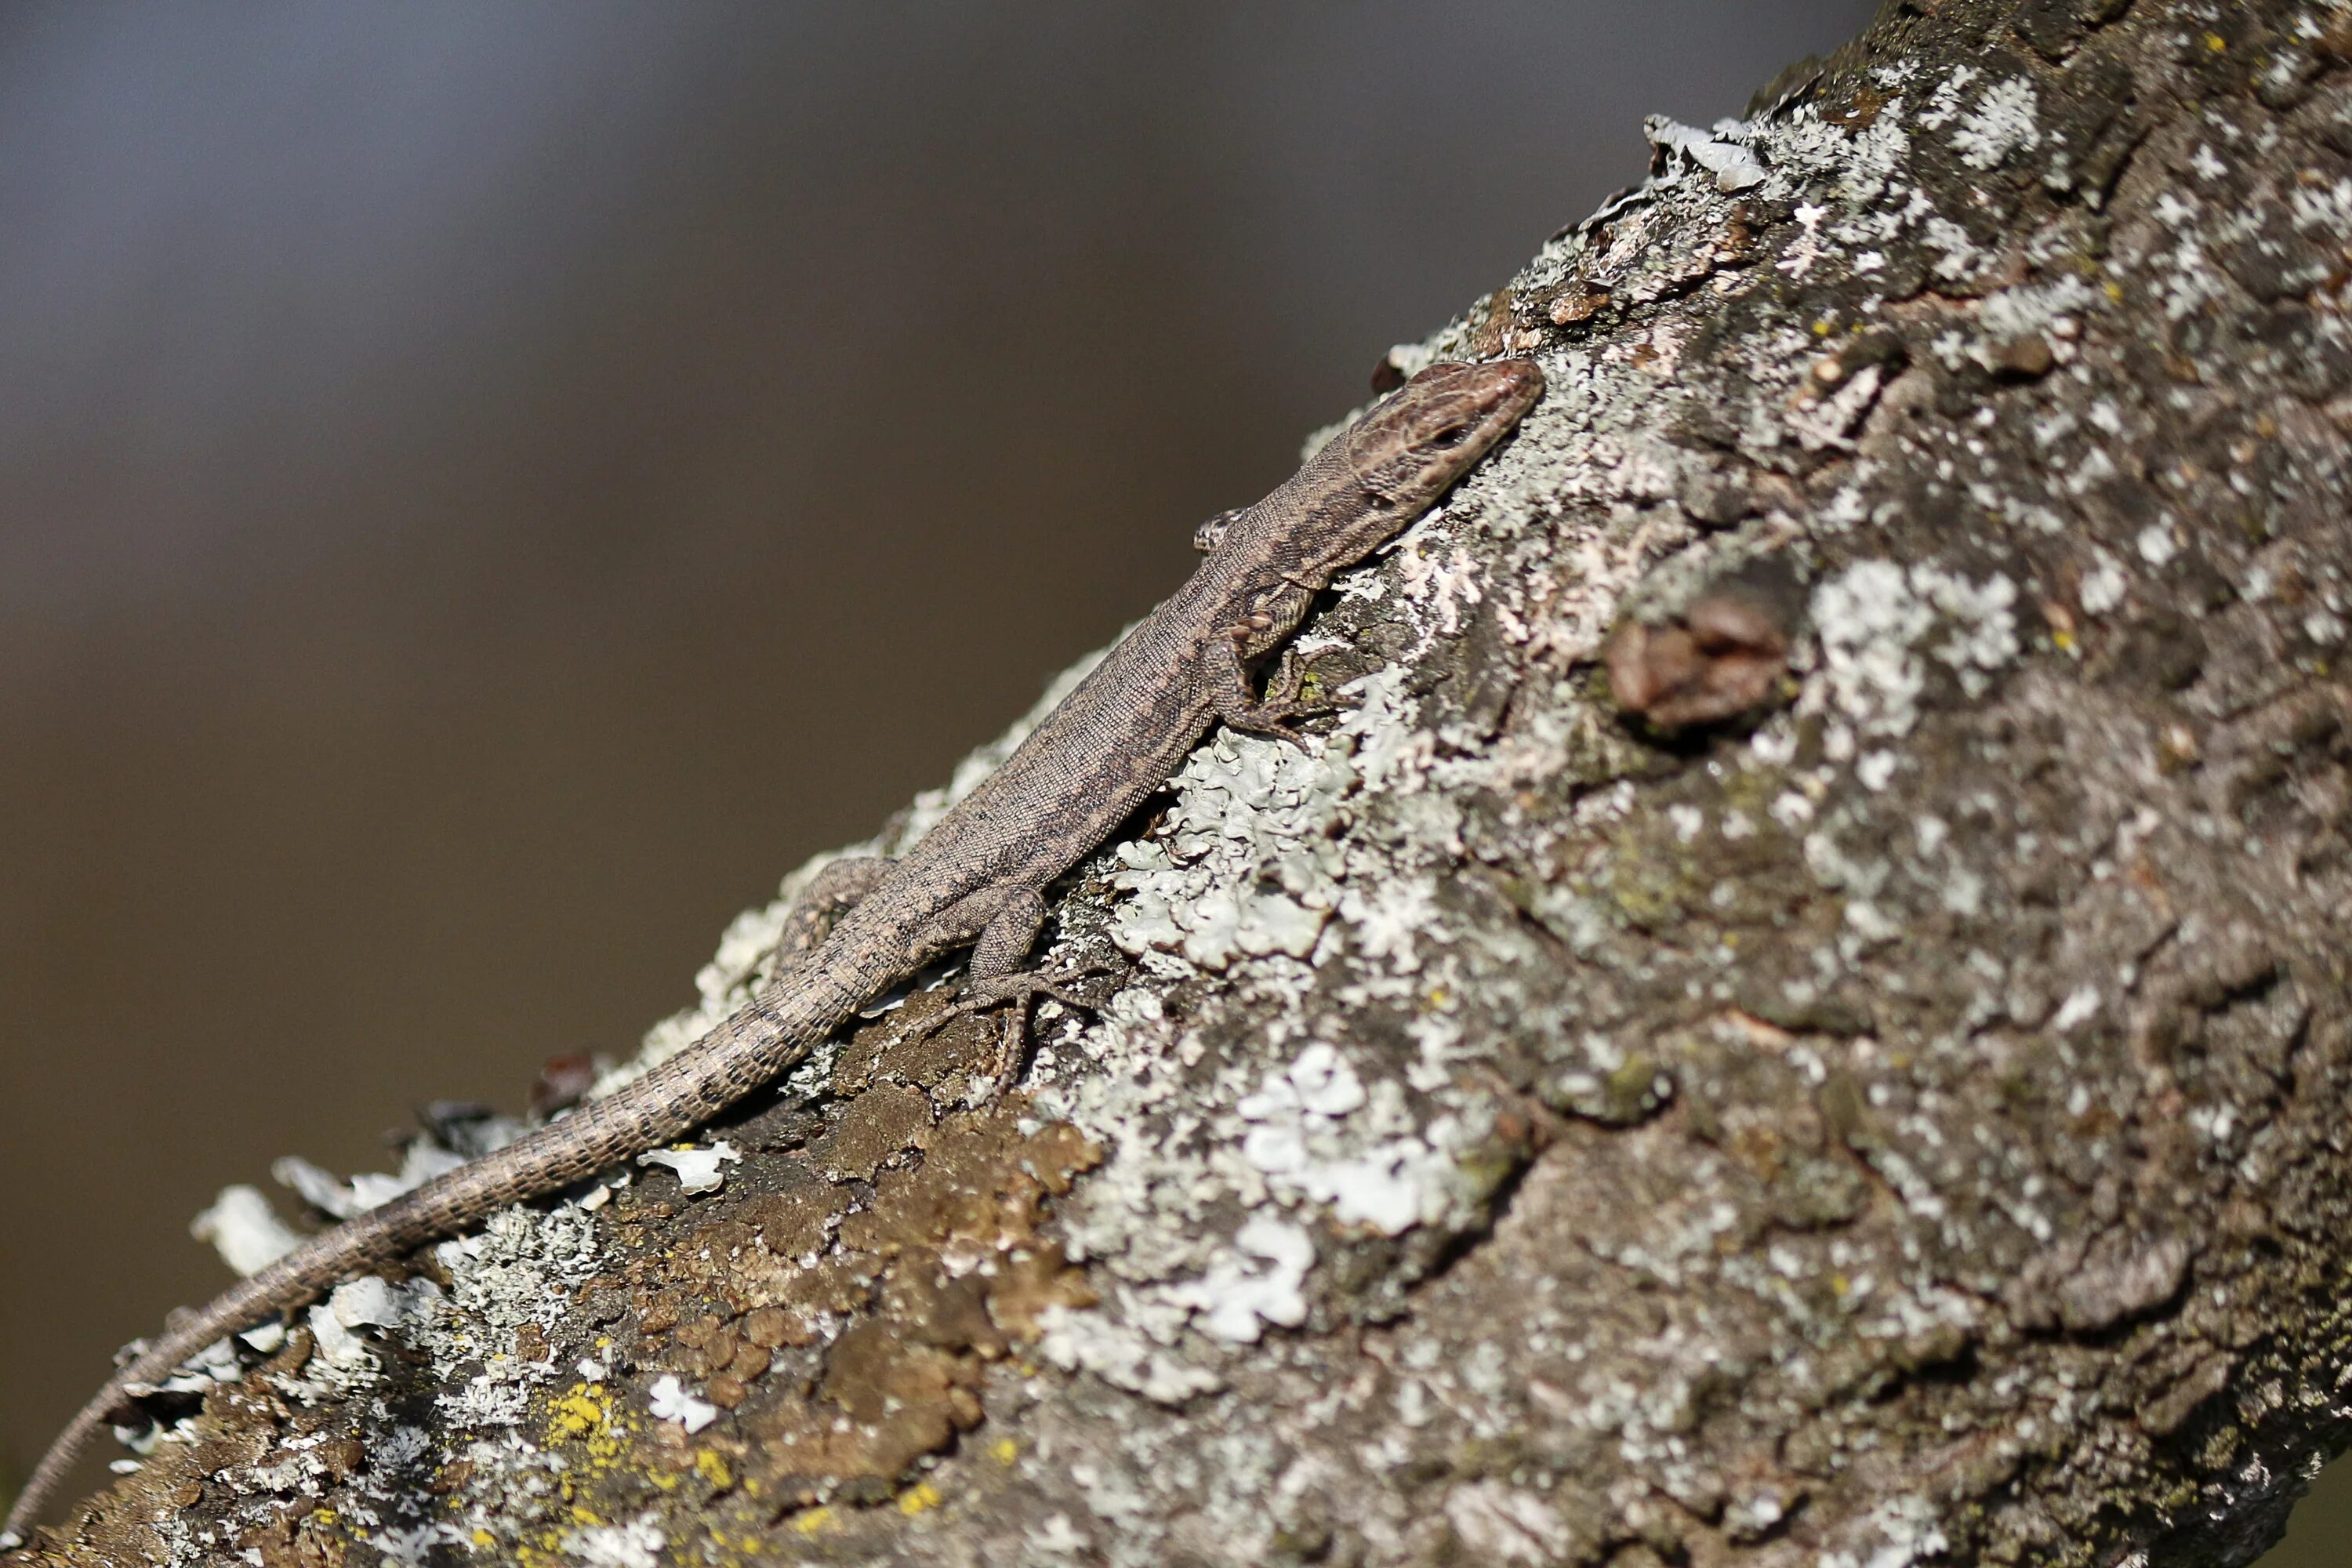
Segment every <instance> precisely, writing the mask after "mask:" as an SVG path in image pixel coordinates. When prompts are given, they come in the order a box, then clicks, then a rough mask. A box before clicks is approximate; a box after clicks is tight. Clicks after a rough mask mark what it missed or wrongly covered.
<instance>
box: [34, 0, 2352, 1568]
mask: <svg viewBox="0 0 2352 1568" xmlns="http://www.w3.org/2000/svg"><path fill="white" fill-rule="evenodd" d="M1872 9H1873V5H1871V3H1870V0H1585V3H1580V4H1573V5H1563V4H1559V0H1527V3H1524V4H1517V5H1512V4H1483V3H1482V4H1476V5H1455V6H1447V7H1444V8H1440V9H1433V8H1431V7H1429V6H1426V5H1412V4H1402V3H1372V0H1351V3H1349V4H1345V5H1340V4H1325V5H1306V4H1301V5H1287V6H1283V7H1280V8H1275V7H1267V6H1261V5H1248V4H1243V3H1232V4H1226V5H1195V6H1187V7H1184V8H1182V12H1181V20H1180V19H1179V18H1178V17H1177V16H1175V15H1173V14H1171V13H1168V12H1166V11H1163V10H1162V9H1161V8H1159V7H1147V6H1143V5H1061V6H1024V7H1018V8H1015V7H1006V6H999V5H959V4H933V5H928V6H925V7H922V8H920V9H919V10H899V9H897V8H891V9H890V10H888V11H885V9H884V8H880V7H857V8H852V7H845V6H844V7H824V8H819V7H814V6H807V5H759V6H751V5H740V6H738V5H711V4H702V5H679V6H662V7H622V6H615V5H591V4H576V3H575V4H566V5H561V6H558V5H501V6H496V7H483V6H477V5H410V6H403V7H400V8H397V9H394V8H381V9H370V10H361V9H358V8H353V7H322V6H300V7H296V6H278V5H244V6H237V7H215V8H205V9H201V10H195V9H182V10H149V9H132V8H129V7H110V6H95V7H92V6H77V7H70V8H68V7H62V6H59V7H35V6H25V5H17V6H10V7H6V8H5V9H0V1020H5V1024H0V1030H5V1044H0V1086H5V1092H4V1093H0V1191H5V1193H6V1194H9V1200H10V1201H9V1204H8V1207H7V1215H6V1218H5V1222H0V1339H5V1342H6V1343H7V1344H8V1345H10V1346H11V1347H12V1353H11V1354H9V1355H8V1356H6V1357H5V1358H0V1467H6V1468H10V1469H13V1470H14V1471H15V1472H16V1473H18V1474H21V1472H22V1468H23V1467H24V1466H26V1465H27V1464H29V1462H30V1460H31V1458H33V1457H34V1456H35V1455H37V1453H38V1452H39V1450H40V1448H41V1447H42V1445H43V1444H44V1443H46V1442H47V1439H48V1437H49V1436H50V1435H51V1434H52V1433H53V1432H54V1431H55V1430H56V1429H57V1427H58V1425H59V1424H60V1423H62V1422H63V1420H64V1419H65V1417H66V1416H67V1415H68V1413H69V1412H70V1411H71V1410H72V1409H73V1408H74V1407H75V1406H76V1405H79V1403H80V1401H81V1400H82V1399H83V1398H85V1397H86V1396H87V1395H88V1394H89V1392H90V1391H91V1390H92V1389H93V1388H94V1387H95V1386H96V1384H98V1382H99V1381H100V1377H101V1376H102V1374H103V1373H104V1372H105V1371H106V1369H107V1367H108V1364H109V1360H108V1358H109V1356H110V1352H112V1351H113V1350H114V1348H115V1347H116V1346H117V1345H119V1344H121V1342H124V1341H126V1340H128V1339H130V1338H131V1337H133V1336H134V1335H138V1334H142V1333H144V1332H147V1331H151V1330H152V1329H153V1328H154V1327H156V1326H157V1325H158V1324H160V1323H161V1321H163V1315H164V1313H165V1312H166V1310H169V1309H170V1308H171V1307H173V1305H175V1304H178V1303H182V1302H194V1301H197V1300H202V1299H205V1298H206V1297H209V1296H210V1295H212V1294H213V1293H214V1292H215V1291H216V1290H217V1289H219V1288H220V1287H221V1286H222V1285H224V1284H225V1283H226V1281H227V1278H228V1276H227V1274H226V1270H225V1269H224V1268H222V1266H221V1265H220V1264H219V1263H218V1262H217V1261H216V1260H215V1258H213V1257H212V1255H211V1254H210V1252H209V1250H208V1249H206V1248H205V1247H201V1246H199V1245H198V1244H197V1243H195V1242H194V1241H192V1240H190V1239H189V1237H188V1235H187V1222H188V1219H189V1217H190V1215H193V1214H194V1213H195V1211H196V1210H197V1209H199V1208H201V1207H203V1206H204V1205H205V1204H206V1203H208V1202H209V1201H210V1200H211V1197H212V1195H213V1194H214V1193H215V1190H216V1189H218V1188H219V1187H220V1186H221V1185H223V1184H226V1183H229V1182H238V1181H245V1182H258V1183H265V1184H266V1182H267V1172H268V1166H269V1163H270V1161H271V1160H272V1158H274V1157H275V1156H277V1155H279V1154H284V1153H299V1154H303V1155H306V1156H308V1157H310V1159H313V1160H315V1161H318V1162H319V1163H321V1164H324V1165H326V1166H328V1167H330V1168H331V1169H334V1170H337V1171H348V1170H352V1169H378V1168H382V1167H383V1165H384V1164H385V1163H387V1155H386V1150H385V1143H384V1139H385V1134H386V1133H387V1132H389V1131H393V1130H394V1129H396V1128H399V1127H401V1126H402V1125H404V1124H405V1123H407V1122H408V1121H409V1120H410V1111H411V1110H412V1108H413V1107H415V1105H417V1104H420V1103H422V1102H424V1101H425V1100H433V1099H457V1100H486V1101H489V1102H492V1103H494V1104H496V1105H498V1106H499V1107H501V1108H504V1109H509V1110H512V1109H516V1108H519V1107H520V1104H521V1102H522V1100H523V1099H524V1097H525V1095H526V1093H527V1092H528V1090H529V1088H530V1083H531V1081H532V1079H533V1078H534V1076H535V1074H536V1073H537V1071H538V1068H539V1066H540V1064H541V1061H542V1060H543V1059H544V1058H547V1057H549V1056H551V1055H556V1054H559V1053H564V1052H572V1051H583V1050H584V1051H601V1052H607V1053H623V1052H626V1051H628V1050H629V1049H631V1048H632V1047H634V1046H635V1041H636V1037H637V1036H638V1034H639V1032H640V1031H641V1030H642V1029H643V1028H644V1027H645V1026H646V1025H647V1024H649V1023H651V1022H652V1021H653V1020H654V1019H656V1017H659V1016H662V1015H664V1014H666V1013H667V1012H669V1011H670V1010H672V1009H673V1008H675V1007H677V1006H678V1005H681V1004H683V1003H684V1002H686V1001H687V1000H688V998H689V995H690V986H689V980H690V977H691V975H692V973H693V972H694V970H695V968H696V966H697V965H698V964H699V963H701V962H702V961H703V960H704V958H706V957H707V956H708V955H709V952H710V951H711V948H712V946H713V943H714V942H715V941H716V939H717V936H718V933H719V930H720V928H721V927H722V926H723V925H724V924H725V922H726V921H727V920H728V919H729V917H730V916H731V915H732V914H734V913H735V911H736V910H740V909H741V908H742V907H743V906H745V905H747V904H750V903H752V902H754V901H757V900H761V899H764V898H765V897H767V896H768V895H769V894H770V892H771V891H772V889H773V887H774V885H775V882H776V880H777V879H778V878H779V877H780V876H781V875H782V873H783V872H784V871H786V870H788V869H790V868H792V867H793V866H794V865H796V864H798V863H799V862H800V861H801V860H802V859H803V858H805V857H807V856H808V855H810V854H811V853H813V852H814V851H816V850H819V849H822V848H824V847H829V846H832V845H835V844H837V843H841V842H844V841H846V840H849V839H853V838H856V837H863V836H864V835H865V834H866V833H867V832H869V831H871V830H872V829H873V827H874V826H877V823H878V822H879V821H880V819H881V818H882V817H883V816H886V815H887V813H888V812H890V811H891V810H893V809H894V808H896V807H897V806H898V805H900V804H902V803H903V802H904V801H905V800H906V799H907V798H908V796H909V795H911V794H912V793H913V792H914V791H916V790H918V789H919V788H923V787H927V786H929V785H932V784H939V783H940V782H943V781H944V780H945V778H946V776H947V773H948V771H949V769H950V766H951V765H952V764H953V763H954V762H955V761H956V760H957V759H958V758H959V757H961V755H962V754H963V753H964V752H965V751H966V750H967V749H969V748H970V747H971V746H972V745H973V744H974V743H976V742H980V741H982V740H984V739H986V738H988V737H989V736H992V735H993V734H995V733H996V732H997V731H999V730H1000V729H1002V728H1003V725H1004V724H1005V723H1006V722H1007V721H1009V720H1011V719H1012V718H1013V716H1014V715H1015V714H1017V713H1018V712H1020V711H1021V710H1022V709H1024V707H1026V706H1027V704H1028V703H1029V702H1030V701H1031V700H1033V699H1034V696H1035V695H1036V693H1037V692H1038V690H1039V689H1040V688H1041V685H1042V683H1043V682H1044V680H1045V679H1046V677H1047V676H1048V675H1050V674H1051V673H1052V672H1054V671H1055V670H1058V669H1059V668H1062V667H1063V666H1064V665H1066V664H1067V663H1068V662H1069V661H1070V660H1071V659H1072V658H1076V656H1078V655H1079V654H1081V653H1084V652H1085V651H1087V649H1089V648H1093V647H1097V646H1099V645H1100V644H1101V643H1103V642H1104V641H1106V640H1107V639H1108V637H1110V636H1111V635H1113V634H1114V633H1116V632H1117V631H1118V628H1119V627H1120V626H1122V625H1123V624H1125V623H1126V622H1127V621H1129V619H1131V618H1133V617H1134V616H1137V615H1139V614H1140V613H1142V612H1143V611H1144V610H1145V609H1147V608H1148V607H1149V606H1150V605H1151V604H1152V603H1153V602H1154V601H1155V600H1156V599H1158V598H1159V597H1160V595H1163V594H1164V593H1166V592H1167V591H1168V590H1169V589H1170V588H1171V587H1172V586H1174V584H1176V583H1177V582H1179V581H1180V580H1181V577H1182V575H1183V574H1185V573H1186V572H1187V571H1189V570H1190V564H1191V552H1190V550H1189V548H1188V541H1189V538H1190V534H1191V531H1192V525H1193V523H1194V522H1196V521H1199V520H1200V519H1201V518H1202V517H1204V516H1206V515H1208V514H1209V513H1211V512H1213V511H1216V510H1220V509H1221V508H1223V507H1227V506H1232V505H1237V504H1241V503H1244V502H1246V501H1249V500H1255V499H1256V498H1257V497H1258V496H1259V495H1261V494H1263V493H1264V492H1265V490H1266V489H1268V488H1270V487H1271V486H1272V485H1273V484H1274V483H1276V481H1277V480H1279V479H1282V478H1283V477H1285V476H1286V474H1287V473H1288V472H1289V470H1290V468H1291V467H1292V466H1293V463H1294V461H1295V458H1296V454H1297V445H1298V441H1299V439H1300V437H1302V436H1303V435H1304V434H1305V433H1306V432H1307V430H1308V429H1310V428H1312V427H1313V426H1318V425H1319V424H1322V423H1324V422H1326V421H1327V420H1328V419H1330V418H1332V417H1334V416H1337V415H1339V414H1340V413H1342V412H1344V411H1345V410H1347V409H1348V408H1349V407H1350V406H1352V405H1355V404H1357V403H1359V402H1360V401H1362V399H1363V398H1364V396H1365V395H1366V394H1367V390H1368V378H1369V375H1370V371H1371V369H1372V367H1373V365H1374V363H1376V362H1377V361H1378V360H1379V359H1380V357H1381V354H1382V353H1383V352H1384V351H1385V350H1386V349H1387V348H1388V346H1389V345H1390V344H1391V342H1397V341H1400V340H1404V339H1411V338H1414V337H1418V336H1420V335H1422V334H1423V333H1424V332H1425V331H1428V330H1430V329H1431V328H1432V327H1433V326H1436V325H1437V324H1439V323H1440V322H1442V321H1444V320H1445V319H1446V318H1447V317H1448V316H1450V315H1452V314H1453V313H1454V312H1455V311H1456V310H1460V309H1462V308H1463V307H1464V306H1465V305H1467V304H1468V303H1469V302H1470V300H1472V299H1474V298H1475V296H1477V295H1478V294H1480V293H1482V292H1484V291H1485V290H1486V289H1490V288H1492V287H1494V286H1496V285H1497V284H1499V283H1500V282H1502V281H1503V280H1504V279H1506V278H1507V276H1508V275H1509V274H1510V272H1511V271H1512V269H1513V268H1515V267H1516V266H1517V264H1518V262H1520V261H1521V260H1522V259H1524V258H1526V257H1527V256H1528V254H1529V253H1530V252H1531V251H1532V250H1533V249H1534V248H1535V247H1536V246H1537V245H1538V244H1539V243H1540V242H1541V241H1542V240H1543V238H1544V237H1545V236H1546V235H1548V234H1549V233H1550V232H1551V231H1552V230H1553V229H1555V228H1557V227H1559V226H1561V225H1562V224H1565V223H1568V222H1570V221H1571V220H1573V219H1576V218H1578V217H1580V216H1583V215H1584V214H1585V213H1587V212H1589V211H1590V210H1591V208H1592V207H1593V206H1594V205H1596V204H1597V203H1598V202H1599V201H1600V200H1601V198H1602V197H1603V196H1605V195H1607V194H1608V193H1609V192H1610V191H1611V190H1612V189H1614V188H1615V187H1617V186H1619V185H1622V184H1629V183H1631V182H1633V180H1635V179H1637V178H1639V176H1640V175H1641V174H1642V172H1643V166H1644V159H1645V148H1644V145H1643V141H1642V137H1641V134H1640V121H1641V116H1642V115H1643V113H1644V112H1647V111H1650V110H1661V111H1664V112H1666V113H1670V114H1673V115H1675V116H1676V117H1677V118H1680V119H1683V120H1686V121H1695V122H1700V123H1704V122H1706V121H1712V120H1714V119H1716V118H1717V117H1719V116H1722V115H1727V114H1735V113H1738V111H1739V110H1740V109H1741V107H1742V106H1743V105H1744V104H1745V102H1746V101H1747V100H1748V95H1749V94H1750V92H1751V91H1753V90H1754V89H1757V88H1759V87H1760V86H1761V85H1763V84H1764V83H1765V82H1766V81H1767V80H1768V79H1770V78H1771V77H1772V76H1773V75H1774V74H1775V73H1776V72H1777V71H1778V70H1779V69H1780V67H1782V66H1783V65H1785V64H1787V63H1789V62H1790V61H1791V60H1794V59H1796V58H1799V57H1801V56H1802V55H1805V54H1808V53H1826V52H1827V51H1828V50H1829V49H1831V48H1832V47H1834V46H1835V45H1837V44H1838V43H1840V42H1842V41H1843V40H1844V39H1845V38H1846V37H1850V36H1851V35H1852V34H1853V33H1854V32H1855V31H1857V30H1858V29H1859V28H1860V27H1861V26H1862V25H1863V24H1864V22H1865V21H1866V20H1867V18H1868V16H1869V13H1870V12H1871V10H1872ZM918 18H919V20H918ZM286 1206H287V1207H289V1209H290V1208H291V1206H292V1205H290V1204H289V1205H286ZM93 1473H94V1471H93ZM2337 1479H2338V1480H2339V1483H2340V1482H2341V1481H2342V1480H2343V1479H2346V1478H2341V1477H2339V1478H2337ZM2337 1489H2338V1490H2352V1488H2347V1487H2345V1486H2342V1485H2341V1484H2339V1486H2338V1487H2337ZM2318 1511H2319V1505H2318V1504H2317V1503H2314V1504H2312V1505H2308V1506H2306V1508H2305V1510H2304V1511H2303V1514H2302V1515H2301V1516H2299V1519H2298V1523H2297V1528H2298V1533H2299V1535H2300V1536H2302V1537H2303V1538H2305V1539H2304V1541H2303V1542H2302V1544H2303V1545H2304V1546H2305V1552H2306V1554H2305V1556H2303V1557H2301V1558H2290V1557H2289V1556H2288V1555H2286V1554H2284V1553H2282V1554H2281V1555H2280V1556H2279V1557H2277V1558H2274V1559H2273V1560H2272V1562H2273V1563H2275V1564H2277V1565H2278V1568H2285V1564H2286V1563H2288V1562H2290V1561H2297V1562H2308V1563H2319V1562H2323V1561H2328V1562H2333V1561H2336V1556H2335V1555H2334V1554H2331V1553H2327V1552H2324V1551H2322V1550H2321V1544H2322V1543H2324V1542H2330V1541H2333V1542H2342V1541H2345V1540H2347V1539H2352V1528H2336V1527H2334V1526H2323V1525H2322V1524H2320V1523H2319V1521H2317V1518H2316V1515H2317V1514H2318ZM2313 1552H2316V1553H2318V1554H2316V1555H2312V1554H2310V1553H2313Z"/></svg>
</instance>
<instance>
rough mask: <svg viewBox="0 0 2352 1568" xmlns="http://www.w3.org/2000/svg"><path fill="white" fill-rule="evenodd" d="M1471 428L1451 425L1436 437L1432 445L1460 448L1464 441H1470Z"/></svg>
mask: <svg viewBox="0 0 2352 1568" xmlns="http://www.w3.org/2000/svg"><path fill="white" fill-rule="evenodd" d="M1469 437H1470V426H1467V425H1450V426H1446V427H1445V428H1444V429H1443V430H1440V431H1439V432H1438V433H1437V435H1436V436H1435V437H1434V438H1433V439H1432V440H1431V442H1430V445H1431V446H1433V447H1459V446H1460V445H1462V443H1463V442H1464V441H1465V440H1467V439H1469Z"/></svg>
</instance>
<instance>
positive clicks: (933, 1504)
mask: <svg viewBox="0 0 2352 1568" xmlns="http://www.w3.org/2000/svg"><path fill="white" fill-rule="evenodd" d="M939 1506H940V1489H939V1488H937V1487H935V1486H933V1485H931V1483H930V1482H929V1481H917V1482H916V1483H915V1484H914V1485H913V1486H911V1487H908V1489H906V1490H905V1491H902V1492H900V1493H899V1494H898V1511H899V1512H900V1513H903V1514H905V1515H906V1516H907V1517H908V1519H912V1518H914V1517H915V1515H917V1514H919V1513H923V1512H927V1511H929V1510H931V1509H935V1508H937V1507H939Z"/></svg>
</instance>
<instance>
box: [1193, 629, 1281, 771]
mask: <svg viewBox="0 0 2352 1568" xmlns="http://www.w3.org/2000/svg"><path fill="white" fill-rule="evenodd" d="M1262 620H1264V621H1265V626H1261V625H1259V624H1257V623H1258V622H1259V621H1262ZM1272 624H1273V623H1272V622H1271V621H1270V620H1267V619H1266V617H1265V616H1253V617H1252V618H1251V619H1249V620H1246V621H1244V622H1243V623H1242V624H1241V625H1239V626H1233V627H1230V628H1228V629H1227V630H1226V632H1225V635H1224V636H1223V637H1218V638H1217V639H1216V640H1215V641H1214V642H1213V643H1211V644H1210V645H1209V647H1207V648H1206V649H1205V650H1204V652H1205V654H1206V661H1205V663H1204V665H1203V667H1202V672H1201V673H1202V679H1203V680H1205V681H1206V682H1207V683H1208V688H1209V700H1210V702H1211V704H1212V705H1213V707H1214V709H1215V710H1216V715H1217V717H1218V718H1219V719H1222V720H1223V721H1224V722H1225V723H1226V724H1228V725H1229V726H1231V727H1232V728H1234V729H1236V730H1239V731H1243V732H1244V733H1246V734H1252V735H1270V736H1272V737H1273V738H1274V739H1276V740H1277V741H1297V740H1298V739H1299V734H1298V731H1296V730H1294V729H1292V728H1291V727H1290V723H1289V721H1291V720H1292V719H1295V718H1297V716H1298V710H1297V708H1296V707H1294V706H1293V704H1294V703H1295V702H1296V701H1297V697H1298V688H1299V683H1300V679H1301V675H1300V670H1299V668H1298V663H1297V660H1296V659H1294V658H1291V657H1290V655H1289V653H1288V651H1287V650H1286V651H1285V652H1284V654H1283V659H1282V667H1281V668H1280V669H1279V670H1277V671H1276V675H1275V680H1274V684H1273V685H1272V686H1271V687H1269V688H1267V689H1266V694H1265V700H1263V701H1261V700H1259V699H1258V697H1257V695H1256V693H1255V692H1254V691H1252V690H1251V689H1250V678H1249V669H1248V668H1247V666H1245V665H1244V663H1243V661H1242V649H1243V647H1244V646H1245V645H1246V644H1247V643H1249V642H1250V640H1251V639H1252V638H1254V637H1258V636H1261V635H1263V633H1264V632H1265V630H1266V629H1267V628H1268V627H1269V626H1272Z"/></svg>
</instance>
